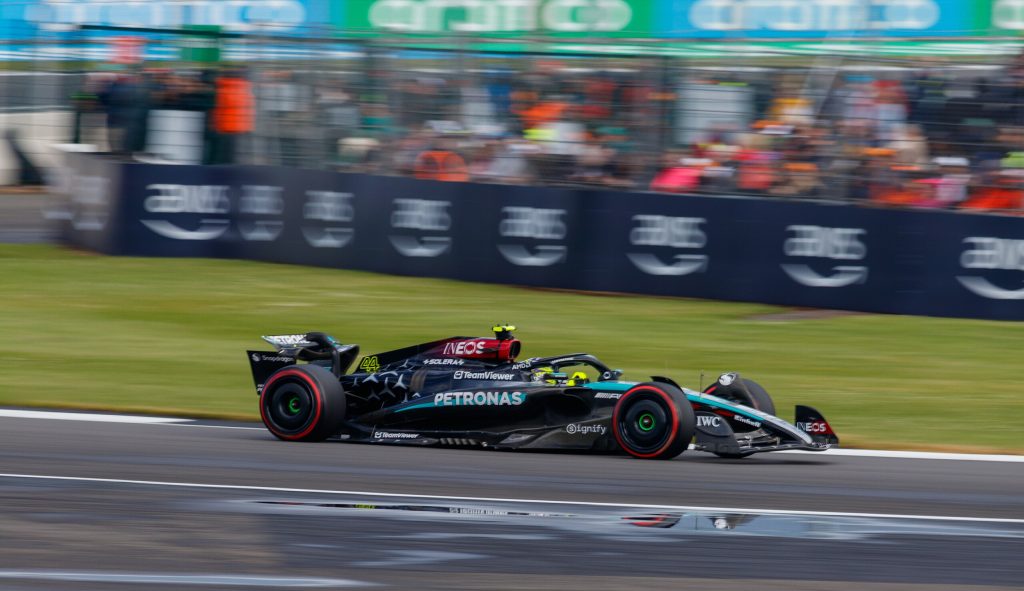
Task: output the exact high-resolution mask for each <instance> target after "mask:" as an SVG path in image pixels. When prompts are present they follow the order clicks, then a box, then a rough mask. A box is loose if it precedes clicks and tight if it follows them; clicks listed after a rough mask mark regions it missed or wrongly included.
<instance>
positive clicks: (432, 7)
mask: <svg viewBox="0 0 1024 591" xmlns="http://www.w3.org/2000/svg"><path fill="white" fill-rule="evenodd" d="M367 16H368V17H369V20H370V24H371V25H373V26H374V27H375V28H381V29H391V30H395V31H433V32H438V31H463V32H475V33H480V32H496V31H535V30H537V29H549V30H551V31H560V32H584V31H621V30H622V29H625V28H626V27H628V26H629V23H630V21H632V19H633V9H632V8H630V5H629V4H628V3H627V2H626V1H625V0H377V1H376V2H374V4H373V6H372V7H371V8H370V11H369V14H368V15H367Z"/></svg>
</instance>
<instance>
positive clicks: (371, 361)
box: [359, 355, 380, 373]
mask: <svg viewBox="0 0 1024 591" xmlns="http://www.w3.org/2000/svg"><path fill="white" fill-rule="evenodd" d="M359 369H361V370H363V371H365V372H369V373H375V372H377V371H378V370H380V361H378V360H377V356H376V355H368V356H366V357H363V359H362V361H360V362H359Z"/></svg>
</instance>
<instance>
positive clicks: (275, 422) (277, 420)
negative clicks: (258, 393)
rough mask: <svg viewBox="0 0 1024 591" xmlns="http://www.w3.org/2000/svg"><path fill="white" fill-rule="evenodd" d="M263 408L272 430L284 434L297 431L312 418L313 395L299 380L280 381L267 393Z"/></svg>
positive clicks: (301, 429)
mask: <svg viewBox="0 0 1024 591" xmlns="http://www.w3.org/2000/svg"><path fill="white" fill-rule="evenodd" d="M264 410H265V416H266V417H267V419H268V420H269V422H270V423H271V426H272V427H273V428H274V430H276V431H278V432H280V433H282V434H285V435H290V434H294V433H299V432H302V431H303V430H305V429H306V427H307V426H308V425H309V422H310V421H311V420H312V419H313V411H314V408H313V395H312V393H311V392H310V391H309V389H308V388H307V387H306V385H305V384H303V383H302V382H301V381H298V380H290V379H289V380H287V381H282V382H281V383H278V384H274V387H273V390H271V391H270V392H269V393H268V396H267V397H266V399H265V400H264Z"/></svg>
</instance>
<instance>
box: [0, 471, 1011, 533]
mask: <svg viewBox="0 0 1024 591" xmlns="http://www.w3.org/2000/svg"><path fill="white" fill-rule="evenodd" d="M0 478H21V479H27V480H62V481H68V482H96V483H102V484H129V485H140V486H167V487H175V488H201V489H213V490H239V491H255V492H273V493H293V494H314V495H339V496H358V497H378V498H379V497H385V498H399V499H425V500H431V501H474V502H483V503H517V504H531V505H571V506H578V507H616V508H624V509H657V510H660V511H675V512H687V511H699V512H702V513H744V514H748V515H810V516H818V517H872V518H878V519H912V520H917V521H967V522H975V523H1011V524H1016V525H1024V519H1012V518H1002V517H960V516H950V515H906V514H894V513H847V512H843V511H803V510H790V509H750V508H737V507H699V506H692V505H649V504H636V503H598V502H593V501H553V500H549V499H510V498H502V497H458V496H448V495H420V494H405V493H387V492H372V491H358V490H330V489H317V488H285V487H277V486H252V485H245V484H209V483H200V482H169V481H162V480H128V479H123V478H90V477H84V476H52V475H46V474H5V473H0Z"/></svg>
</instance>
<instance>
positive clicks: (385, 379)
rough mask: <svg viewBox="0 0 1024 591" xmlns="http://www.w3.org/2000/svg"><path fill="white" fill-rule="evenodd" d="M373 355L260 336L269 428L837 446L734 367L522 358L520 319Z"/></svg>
mask: <svg viewBox="0 0 1024 591" xmlns="http://www.w3.org/2000/svg"><path fill="white" fill-rule="evenodd" d="M493 330H494V336H493V337H450V338H446V339H441V340H437V341H431V342H428V343H422V344H419V345H413V346H411V347H406V348H403V349H396V350H394V351H386V352H383V353H375V354H373V355H366V356H363V357H362V358H360V359H359V362H358V363H357V364H356V371H354V372H352V373H349V372H348V370H349V368H350V366H351V365H352V364H353V363H354V362H355V361H356V359H357V358H359V346H358V345H354V344H343V343H341V342H339V341H338V340H337V339H335V338H334V337H332V336H330V335H327V334H325V333H322V332H308V333H303V334H287V335H273V336H264V337H263V339H264V340H265V341H267V342H268V343H270V344H271V345H273V347H274V349H275V350H274V351H272V352H268V351H248V355H249V362H250V366H251V369H252V375H253V381H254V383H255V385H256V392H257V394H258V395H259V406H260V417H261V418H262V419H263V424H264V425H266V427H267V429H268V430H269V431H270V432H271V433H272V434H274V435H275V436H276V437H278V438H279V439H283V440H286V441H323V440H326V439H337V440H342V441H350V442H366V443H385V444H391V445H413V446H453V447H479V448H494V449H549V450H578V451H581V452H604V453H614V452H619V453H621V452H625V453H626V454H629V455H631V456H633V457H637V458H644V459H669V458H674V457H676V456H678V455H679V454H681V453H682V452H684V451H686V450H687V449H688V448H690V447H691V443H692V448H693V449H695V450H698V451H706V452H710V453H714V454H716V455H718V456H720V457H725V458H742V457H745V456H749V455H751V454H755V453H759V452H765V451H778V450H786V449H802V450H808V451H823V450H825V449H828V448H830V447H834V446H836V445H838V444H839V439H838V437H837V436H836V434H835V432H834V431H833V430H832V427H831V426H830V425H829V423H828V421H826V420H825V418H824V417H823V416H822V414H821V413H820V412H818V411H817V410H815V409H814V408H811V407H810V406H802V405H798V406H796V412H795V415H796V419H795V421H794V423H788V422H786V421H784V420H782V419H780V418H779V417H777V416H775V405H774V403H773V402H772V399H771V396H769V395H768V392H766V391H765V389H764V388H762V387H761V386H760V385H759V384H757V383H756V382H754V381H753V380H750V379H748V378H745V377H741V376H740V375H739V374H737V373H725V374H722V375H721V376H720V377H719V378H718V380H717V381H715V382H714V383H713V384H711V385H710V386H708V387H707V388H705V389H704V390H703V391H695V390H690V389H688V388H683V387H681V386H679V385H678V384H677V383H676V382H674V381H673V380H671V379H669V378H666V377H661V376H652V377H651V379H650V380H649V381H646V382H633V381H624V380H622V379H621V378H622V371H621V370H617V369H612V368H610V367H609V366H607V365H605V364H604V363H603V362H601V361H600V360H599V359H597V357H595V356H593V355H589V354H587V353H572V354H568V355H558V356H554V357H533V358H529V359H526V360H523V361H518V360H517V358H518V356H519V352H520V349H521V343H520V341H519V340H518V339H516V338H514V337H513V334H512V331H513V330H515V327H513V326H505V325H502V326H495V327H494V328H493Z"/></svg>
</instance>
